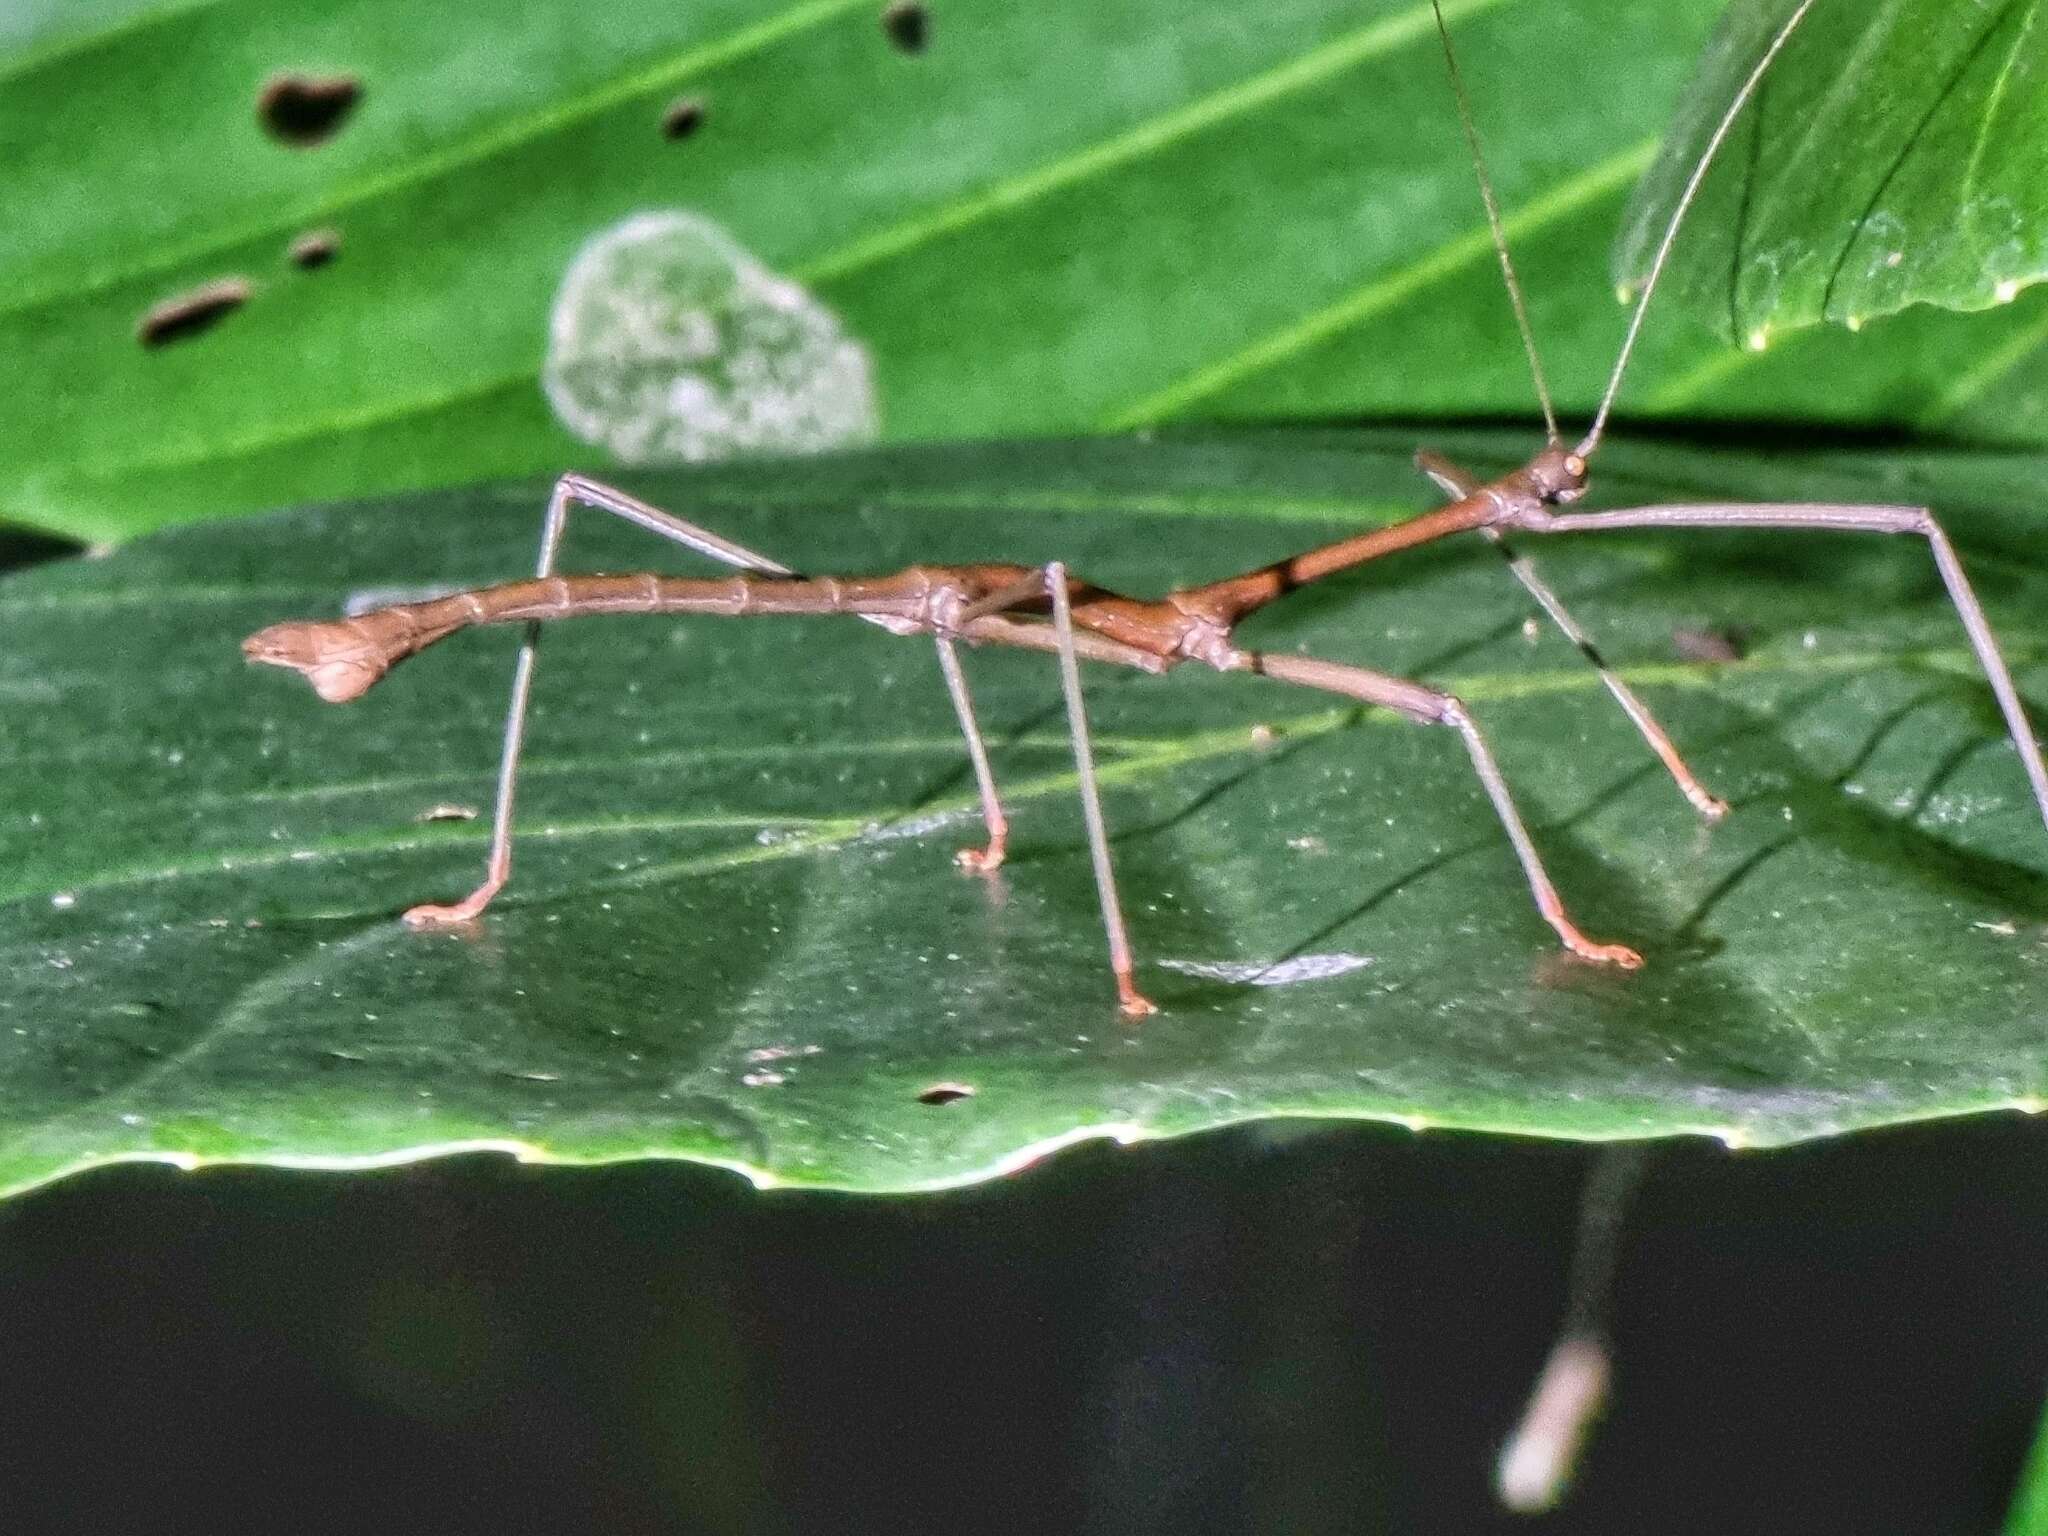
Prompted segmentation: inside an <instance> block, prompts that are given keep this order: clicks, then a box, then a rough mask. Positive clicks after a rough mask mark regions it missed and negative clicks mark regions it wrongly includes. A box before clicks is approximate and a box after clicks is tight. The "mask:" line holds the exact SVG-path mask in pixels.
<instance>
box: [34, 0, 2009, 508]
mask: <svg viewBox="0 0 2048 1536" xmlns="http://www.w3.org/2000/svg"><path fill="white" fill-rule="evenodd" d="M1718 5H1719V0H1674V3H1672V4H1667V5H1662V6H1627V7H1616V6H1614V5H1611V4H1607V3H1604V0H1602V3H1593V0H1452V3H1449V4H1447V6H1446V10H1447V12H1448V13H1449V15H1450V19H1451V24H1452V27H1453V29H1454V31H1455V34H1456V36H1457V39H1458V43H1459V47H1460V57H1461V60H1462V62H1463V65H1464V68H1465V72H1466V75H1467V78H1468V80H1469V81H1470V83H1471V85H1472V88H1473V91H1474V95H1475V100H1476V105H1477V109H1478V114H1479V119H1480V126H1481V128H1482V131H1483V133H1484V135H1485V137H1486V142H1487V147H1488V152H1489V157H1490V161H1491V164H1492V167H1493V170H1494V173H1495V176H1496V179H1497V181H1498V184H1499V187H1500V190H1501V195H1502V198H1503V201H1504V203H1505V205H1506V207H1507V210H1508V214H1509V218H1510V223H1511V226H1512V228H1513V230H1514V233H1515V236H1516V241H1517V255H1518V259H1519V261H1520V263H1521V266H1522V270H1523V275H1524V278H1525V281H1526V284H1527V287H1528V290H1529V294H1530V298H1531V302H1532V305H1533V307H1534V309H1535V319H1536V323H1537V326H1538V329H1539V332H1540V334H1541V336H1542V338H1543V340H1544V343H1545V347H1546V351H1547V354H1548V361H1549V364H1550V367H1551V370H1552V375H1553V379H1554V381H1555V383H1556V385H1557V388H1558V392H1559V395H1560V398H1561V401H1562V402H1563V404H1564V405H1565V406H1566V407H1567V408H1568V409H1570V410H1572V411H1575V412H1580V413H1583V412H1584V411H1586V410H1587V409H1588V408H1589V407H1590V406H1591V404H1592V402H1593V401H1594V400H1595V399H1596V398H1597V395H1598V392H1599V387H1600V385H1601V383H1602V381H1603V380H1604V378H1605V375H1606V372H1607V369H1608V367H1609V365H1610V363H1611V361H1612V358H1613V355H1614V349H1615V347H1616V346H1617V344H1618V342H1619V339H1620V334H1621V329H1622V323H1623V315H1622V313H1621V311H1620V310H1619V309H1618V308H1617V307H1616V306H1615V304H1614V302H1613V297H1612V293H1611V291H1610V284H1609V282H1608V281H1607V279H1606V277H1605V276H1604V273H1603V268H1604V256H1603V253H1604V252H1605V251H1606V249H1607V247H1608V244H1609V241H1610V238H1611V235H1612V232H1613V229H1614V227H1615V224H1616V221H1617V218H1618V216H1619V212H1620V209H1621V207H1622V203H1623V200H1624V198H1625V197H1626V195H1627V189H1628V186H1629V184H1630V182H1631V181H1632V180H1633V179H1634V178H1635V177H1636V176H1637V175H1638V174H1639V173H1640V171H1641V170H1642V169H1643V168H1644V167H1645V166H1647V165H1648V164H1649V163H1650V159H1651V155H1652V152H1653V148H1654V145H1655V143H1656V139H1657V136H1658V134H1659V133H1660V131H1661V129H1662V126H1663V123H1664V119H1665V114H1666V112H1667V111H1668V109H1669V104H1670V103H1671V102H1672V101H1674V100H1675V99H1676V97H1677V93H1678V90H1679V87H1680V85H1681V83H1682V81H1683V79H1684V78H1685V75H1686V73H1687V70H1688V69H1689V67H1690V65H1691V61H1692V58H1693V55H1694V53H1695V52H1696V50H1697V49H1698V48H1699V46H1700V44H1701V43H1702V41H1703V40H1704V38H1705V37H1706V35H1707V31H1708V29H1709V26H1710V24H1711V21H1712V18H1713V15H1714V13H1715V11H1716V10H1717V8H1718ZM878 12H879V5H878V0H796V3H773V0H703V3H698V4H691V5H676V4H672V3H667V0H622V3H620V4H616V5H612V6H609V7H607V8H606V24H605V25H603V26H595V25H593V24H592V21H591V15H590V10H589V7H588V6H584V5H571V4H567V3H564V0H520V3H517V4H498V5H491V6H463V7H456V8H453V9H451V8H448V7H431V6H421V5H417V4H411V3H403V0H340V3H320V4H308V3H303V0H301V3H298V4H278V3H275V0H264V3H259V0H208V3H195V0H97V3H96V4H95V5H94V6H92V7H91V8H89V9H87V8H78V7H47V8H41V9H38V10H35V11H32V12H31V13H28V15H27V16H26V17H25V18H19V17H18V18H16V19H15V20H13V21H11V22H0V27H4V28H5V29H6V30H4V31H0V80H4V89H0V205H4V206H6V207H7V208H9V209H11V210H33V215H32V216H21V217H11V218H9V219H7V220H5V221H0V355H4V356H5V357H7V359H8V360H9V363H10V365H11V367H12V368H13V370H14V372H15V375H16V377H17V379H18V380H19V381H20V383H19V386H18V387H16V388H13V389H9V390H6V391H4V392H0V443H5V444H6V445H7V451H8V462H7V466H6V467H7V474H6V476H5V477H4V479H0V515H4V516H7V517H10V518H12V519H15V520H17V521H20V522H23V523H27V524H31V525H35V526H38V527H42V528H47V529H52V530H58V531H63V532H68V533H72V534H76V535H79V536H82V537H86V538H91V539H115V538H120V537H123V536H126V535H129V534H132V533H135V532H138V531H141V530H143V529H147V528H151V527H156V526H161V525H163V524H166V523H170V522H178V521H190V520H193V519H198V518H204V517H214V516H220V515H222V514H224V513H228V512H234V511H245V510H252V509H254V508H258V507H264V506H274V505H279V504H283V503H288V502H305V501H313V500H324V499H330V498H337V497H346V496H355V495H362V494H366V493H371V492H379V491H387V490H395V489H401V488H408V487H415V486H422V485H452V484H460V483H465V482H470V481H475V480H480V479H487V478H493V477H501V476H504V475H507V474H516V473H532V474H536V475H539V474H552V473H555V472H558V471H559V470H561V469H563V468H564V467H567V466H569V465H572V464H574V465H582V466H584V467H595V466H596V465H598V464H600V463H602V462H603V460H604V454H603V452H602V451H601V450H599V449H596V448H593V447H590V446H588V445H587V444H585V443H584V442H583V441H582V440H580V439H579V438H577V437H575V436H572V435H571V434H570V433H569V432H568V431H567V430H565V429H564V428H563V427H562V426H561V425H560V424H559V422H558V421H557V420H556V418H555V416H554V414H553V412H552V411H551V409H550V407H549V404H548V401H547V399H546V398H545V396H544V394H543V391H542V387H541V382H540V380H541V369H542V362H543V355H544V352H545V350H546V345H547V335H548V324H549V315H550V308H551V305H552V304H553V301H554V298H555V295H556V293H557V292H558V290H559V288H560V287H561V284H562V282H563V279H564V275H565V273H566V272H567V271H568V269H569V267H570V265H571V263H572V261H573V260H574V258H575V257H576V255H577V253H578V251H579V250H580V249H582V248H583V247H584V245H585V242H587V241H588V240H590V239H591V238H592V237H593V236H594V235H597V234H598V233H599V232H601V231H606V230H610V229H613V228H615V227H616V226H617V225H618V224H619V223H620V222H621V221H622V220H625V219H627V218H628V217H630V216H632V215H634V214H637V213H641V212H644V211H647V210H650V209H674V210H681V211H685V212H688V213H691V214H694V215H696V216H699V217H701V218H704V219H708V220H709V221H710V222H711V223H712V224H714V225H715V226H717V227H718V228H719V229H721V230H723V231H724V232H725V233H726V234H727V235H729V236H730V237H731V239H732V240H733V241H735V242H736V243H737V245H738V247H739V248H741V249H743V250H744V251H746V252H748V253H750V254H751V256H752V258H754V259H756V260H758V262H759V263H760V264H761V265H762V266H763V267H764V268H766V269H768V270H770V271H772V272H774V273H777V274H782V275H784V276H787V277H790V278H793V279H794V280H795V281H797V282H798V283H800V284H802V285H803V287H804V288H805V289H806V290H808V292H809V293H810V294H811V295H812V296H813V297H814V299H815V300H816V302H817V303H819V304H820V305H822V306H824V307H825V308H826V309H828V310H829V311H831V312H832V313H833V314H834V315H836V316H837V317H838V320H839V322H840V323H841V324H843V326H844V328H845V331H846V333H847V334H848V335H849V336H850V337H851V338H852V339H853V340H854V341H855V342H857V343H858V344H859V345H860V346H862V347H864V348H866V350H867V353H868V355H869V356H870V358H871V359H872V377H873V388H874V391H875V398H876V409H877V410H878V413H879V427H880V431H881V433H882V434H883V436H884V437H885V438H893V439H898V440H911V439H931V438H941V437H968V438H971V437H989V436H1005V435H1018V434H1037V433H1055V432H1068V431H1075V430H1085V429H1095V428H1100V427H1105V426H1109V427H1130V426H1138V425H1146V424H1150V423H1153V422H1157V421H1166V420H1174V419H1186V418H1192V417H1260V418H1274V417H1301V416H1338V415H1356V414H1375V415H1382V416H1403V417H1412V416H1415V415H1437V414H1456V415H1487V414H1512V415H1515V416H1525V415H1528V414H1529V413H1530V411H1531V409H1532V405H1533V396H1532V392H1531V389H1530V385H1529V381H1528V378H1527V375H1526V370H1525V369H1524V367H1523V364H1522V359H1521V354H1520V349H1519V347H1518V346H1517V345H1516V343H1515V341H1514V338H1513V331H1512V328H1511V325H1510V319H1509V314H1508V310H1507V306H1506V304H1505V302H1504V300H1503V298H1502V294H1501V288H1500V280H1499V273H1498V271H1497V268H1496V265H1495V262H1494V259H1493V256H1492V252H1491V249H1490V246H1489V244H1488V241H1487V237H1486V232H1485V228H1484V222H1483V219H1482V217H1481V211H1480V207H1479V201H1478V198H1477V196H1476V194H1475V191H1474V187H1473V182H1472V174H1471V167H1470V165H1469V163H1468V161H1467V158H1466V155H1465V151H1464V147H1463V143H1462V139H1461V137H1460V135H1459V131H1458V128H1457V122H1456V117H1455V114H1454V112H1453V110H1452V107H1451V103H1450V99H1449V93H1448V91H1447V89H1446V86H1445V76H1444V71H1443V64H1442V59H1441V57H1440V56H1439V52H1438V48H1437V42H1436V36H1435V28H1434V24H1433V22H1432V20H1431V18H1430V15H1429V11H1428V8H1427V6H1426V5H1425V4H1423V3H1421V0H1265V3H1261V4H1260V5H1259V6H1258V7H1257V24H1256V25H1249V24H1247V20H1246V18H1247V14H1248V12H1247V10H1246V7H1245V5H1244V4H1243V0H1202V3H1200V4H1196V5H1190V4H1188V3H1187V0H1119V3H1117V4H1115V5H1113V6H1104V5H1102V4H1100V3H1099V0H1042V3H1038V4H1033V5H1024V6H1019V5H1012V4H1008V3H1006V0H953V3H949V4H947V5H945V6H944V7H935V8H934V13H933V26H932V36H931V41H930V46H929V47H928V48H927V49H926V50H925V51H923V52H922V53H918V54H916V55H907V54H904V53H901V52H899V51H897V50H896V49H894V48H893V47H891V46H890V44H889V42H888V40H887V39H886V37H885V36H884V33H883V29H882V28H881V26H880V25H879V24H878ZM282 71H295V72H299V73H302V74H304V75H306V76H309V77H315V78H322V79H328V78H338V77H352V78H354V79H356V80H358V81H359V82H360V84H361V96H360V99H359V101H358V102H357V104H356V105H355V107H354V110H353V111H352V113H351V114H350V115H349V116H348V117H347V118H346V119H345V120H344V122H343V123H342V125H341V127H340V129H339V130H338V131H337V132H336V133H335V134H334V135H333V136H332V137H331V138H330V139H329V140H327V141H326V142H324V143H321V144H318V145H316V146H312V147H303V146H294V145H290V144H283V143H279V142H277V141H276V140H274V139H273V138H271V137H270V136H268V135H266V134H265V133H264V132H263V131H262V129H261V128H260V127H259V125H258V122H257V114H256V102H257V98H258V95H259V93H260V92H261V91H262V89H263V88H264V85H265V82H267V81H269V80H270V79H272V78H273V76H274V75H276V74H278V73H279V72H282ZM684 99H696V100H698V101H701V103H702V105H703V109H704V112H703V118H702V121H701V124H700V126H698V127H697V128H696V130H695V131H694V132H692V133H691V134H689V135H688V136H687V137H685V138H682V139H676V140H671V139H669V138H667V137H666V136H665V135H664V133H663V131H662V122H663V118H664V115H665V113H666V112H667V111H668V109H669V107H670V106H671V104H672V103H674V102H676V101H678V100H684ZM319 230H331V231H333V232H334V233H335V234H336V235H338V237H339V239H340V246H339V250H338V253H337V254H336V256H335V257H334V259H333V260H332V261H330V262H329V263H327V264H326V265H324V266H321V267H319V268H318V269H317V270H300V269H298V268H295V267H294V266H292V265H291V264H290V263H289V262H288V260H287V259H286V250H287V247H288V245H289V244H290V243H291V242H292V241H294V239H295V238H297V237H298V236H300V235H301V234H303V233H306V232H308V231H319ZM228 278H240V279H243V280H245V281H246V282H248V283H249V284H250V285H251V291H250V296H249V297H248V299H247V301H246V302H245V303H243V304H242V305H241V307H240V308H238V309H235V310H234V311H233V312H231V313H226V314H225V315H223V316H222V317H221V318H219V319H218V321H217V323H215V324H214V325H212V326H211V327H210V328H208V329H206V330H204V331H203V332H199V333H196V334H190V335H187V336H186V337H185V338H184V339H181V340H176V341H172V342H169V343H166V344H163V345H159V346H155V347H148V348H145V347H143V346H142V345H140V344H139V343H138V342H137V340H136V329H137V325H138V323H139V321H140V320H141V319H142V317H144V316H145V315H146V314H147V313H148V312H149V311H150V310H151V309H152V308H153V307H154V306H156V305H158V304H160V303H162V302H163V301H165V300H167V299H171V298H174V297H176V296H179V295H184V294H189V293H191V292H192V291H193V290H195V289H197V288H199V287H201V286H202V285H206V284H210V283H214V282H217V281H220V280H223V279H228ZM2044 314H2048V311H2044V310H2043V309H2042V308H2041V307H2040V305H2039V304H2038V303H2032V302H2022V303H2020V304H2017V305H2015V306H2013V307H2012V309H2011V310H2009V311H2006V312H2003V313H2001V314H1999V315H1997V316H1995V317H1978V318H1975V319H1972V320H1968V321H1963V320H1958V319H1957V318H1956V317H1952V316H1944V317H1940V318H1941V321H1944V322H1947V323H1935V322H1933V321H1931V320H1930V319H1929V318H1928V317H1924V316H1913V317H1909V318H1908V320H1906V321H1902V322H1901V323H1900V325H1899V326H1898V327H1897V328H1896V329H1894V328H1892V327H1884V328H1880V329H1879V330H1878V331H1875V332H1873V331H1866V332H1865V333H1864V335H1863V336H1862V337H1859V338H1857V341H1858V343H1859V344H1858V345H1857V346H1856V347H1854V348H1853V349H1851V348H1848V347H1830V346H1825V345H1822V346H1809V345H1806V344H1804V343H1802V344H1801V345H1799V346H1797V347H1792V348H1787V349H1785V351H1784V352H1782V353H1781V352H1779V351H1777V350H1775V349H1774V350H1773V351H1772V352H1771V353H1770V354H1768V355H1765V356H1761V357H1759V356H1754V355H1751V354H1746V353H1734V352H1729V351H1727V350H1726V349H1724V348H1723V347H1722V346H1720V345H1719V343H1718V342H1716V341H1715V340H1714V339H1713V338H1711V337H1709V336H1708V335H1706V334H1705V333H1704V332H1702V331H1699V330H1697V329H1694V328H1690V327H1687V326H1684V325H1680V324H1664V323H1661V318H1660V320H1659V321H1653V323H1652V326H1651V328H1650V329H1651V335H1650V336H1649V338H1648V340H1647V343H1646V345H1645V347H1644V349H1643V352H1642V355H1641V357H1640V360H1639V362H1638V364H1637V368H1636V372H1635V375H1634V377H1633V378H1632V380H1631V384H1630V387H1629V389H1628V391H1627V392H1626V393H1625V395H1624V397H1623V401H1622V408H1623V410H1624V412H1634V413H1638V414H1654V415H1661V416H1673V417H1685V418H1689V419H1696V418H1698V417H1700V416H1703V415H1741V416H1746V417H1758V416H1763V415H1790V416H1797V417H1804V418H1808V419H1815V420H1825V421H1833V422H1838V423H1844V424H1850V425H1873V424H1875V425H1884V426H1891V427H1906V428H1916V429H1939V430H1942V431H1946V432H1951V433H1958V434H1974V435H1979V436H1991V437H1996V438H1998V439H2000V440H2003V441H2007V442H2014V443H2021V444H2039V443H2041V442H2043V441H2048V360H2044V358H2048V354H2044V353H2043V350H2042V348H2041V345H2040V340H2041V337H2042V335H2043V333H2044V322H2043V316H2044ZM1844 339H1845V338H1834V340H1836V341H1841V340H1844Z"/></svg>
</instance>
